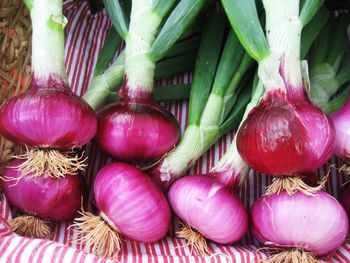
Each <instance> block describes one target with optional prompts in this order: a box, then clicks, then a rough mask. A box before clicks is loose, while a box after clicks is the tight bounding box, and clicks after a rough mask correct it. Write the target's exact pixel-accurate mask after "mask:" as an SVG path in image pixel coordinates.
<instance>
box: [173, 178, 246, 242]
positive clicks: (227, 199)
mask: <svg viewBox="0 0 350 263" xmlns="http://www.w3.org/2000/svg"><path fill="white" fill-rule="evenodd" d="M168 199H169V203H170V205H171V207H172V208H173V210H174V212H175V213H176V214H177V215H178V216H179V217H180V218H181V219H182V220H183V221H184V222H185V223H187V224H189V225H190V226H192V227H194V228H195V229H196V230H198V231H199V232H200V233H201V234H202V235H203V236H205V237H206V238H208V239H210V240H213V241H215V242H218V243H222V244H229V243H234V242H236V241H238V240H239V239H241V238H242V237H243V236H244V234H245V233H246V231H247V229H248V215H247V212H246V209H245V207H244V206H243V204H242V203H241V201H240V200H239V199H238V198H237V197H236V195H235V193H234V192H233V190H232V189H230V188H229V187H228V186H225V185H224V184H222V183H220V182H218V181H217V179H216V178H215V176H213V175H191V176H185V177H183V178H181V179H179V180H177V181H176V182H175V183H174V184H172V186H171V187H170V190H169V194H168Z"/></svg>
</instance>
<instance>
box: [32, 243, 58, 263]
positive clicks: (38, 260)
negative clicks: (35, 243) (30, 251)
mask: <svg viewBox="0 0 350 263" xmlns="http://www.w3.org/2000/svg"><path fill="white" fill-rule="evenodd" d="M53 244H54V243H53V242H47V243H46V244H45V245H43V246H41V250H40V253H39V256H38V259H37V260H36V261H37V262H44V261H43V259H44V255H45V252H46V249H47V248H48V247H50V246H52V245H53Z"/></svg>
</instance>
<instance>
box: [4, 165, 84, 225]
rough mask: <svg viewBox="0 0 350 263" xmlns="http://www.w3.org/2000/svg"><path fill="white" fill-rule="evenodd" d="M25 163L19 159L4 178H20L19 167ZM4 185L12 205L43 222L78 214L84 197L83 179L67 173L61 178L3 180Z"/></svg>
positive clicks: (42, 177)
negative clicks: (41, 219)
mask: <svg viewBox="0 0 350 263" xmlns="http://www.w3.org/2000/svg"><path fill="white" fill-rule="evenodd" d="M23 162H24V160H22V159H17V160H14V161H13V162H11V163H10V164H9V166H8V168H6V170H5V172H4V174H3V177H4V178H14V179H16V178H20V177H21V176H22V173H21V172H20V171H18V170H17V169H16V168H14V167H16V166H18V165H20V164H22V163H23ZM1 186H2V189H3V192H4V194H5V196H6V198H7V199H8V200H9V202H10V203H11V204H12V205H14V206H15V207H17V208H19V209H20V210H22V211H24V212H26V213H28V214H30V215H35V216H39V217H41V218H43V219H47V220H53V221H63V220H67V219H70V218H72V217H73V216H74V215H76V213H77V211H78V210H79V208H80V205H81V198H82V195H83V184H82V178H81V176H79V175H70V174H67V175H66V176H65V177H62V178H60V179H57V178H52V177H51V176H49V175H47V174H45V175H43V176H39V177H31V174H27V175H25V176H23V177H22V178H21V180H18V181H16V180H6V181H5V180H2V182H1Z"/></svg>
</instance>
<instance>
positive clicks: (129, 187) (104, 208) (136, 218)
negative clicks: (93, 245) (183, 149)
mask: <svg viewBox="0 0 350 263" xmlns="http://www.w3.org/2000/svg"><path fill="white" fill-rule="evenodd" d="M94 193H95V200H96V204H97V207H98V208H99V210H100V212H102V213H103V214H104V215H105V216H106V217H107V218H108V219H109V220H110V221H111V222H112V223H113V224H114V226H115V227H116V228H117V230H118V232H120V233H121V234H122V235H124V236H126V237H129V238H131V239H133V240H136V241H141V242H153V241H157V240H159V239H161V238H162V237H163V236H164V235H165V234H166V232H167V231H168V228H169V226H170V219H171V214H170V208H169V205H168V202H167V200H166V198H165V196H164V194H163V193H162V192H161V190H160V189H159V188H157V186H156V185H155V184H154V183H153V182H152V181H151V179H150V178H149V177H147V176H146V175H145V174H144V173H143V172H141V171H140V170H139V169H137V168H135V167H133V166H131V165H128V164H125V163H118V162H117V163H112V164H109V165H106V166H105V167H103V168H102V169H101V170H100V171H99V172H98V174H97V177H96V180H95V184H94Z"/></svg>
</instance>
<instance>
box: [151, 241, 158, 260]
mask: <svg viewBox="0 0 350 263" xmlns="http://www.w3.org/2000/svg"><path fill="white" fill-rule="evenodd" d="M156 246H157V245H156V244H151V253H152V255H153V259H154V262H155V263H158V256H157V252H156Z"/></svg>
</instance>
